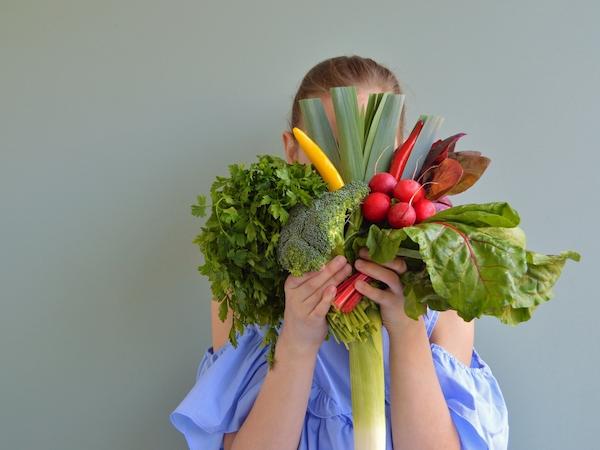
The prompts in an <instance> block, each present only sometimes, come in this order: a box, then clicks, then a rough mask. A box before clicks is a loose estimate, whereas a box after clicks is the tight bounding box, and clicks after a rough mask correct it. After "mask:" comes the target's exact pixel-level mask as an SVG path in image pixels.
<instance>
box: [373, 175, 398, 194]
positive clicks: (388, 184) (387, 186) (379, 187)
mask: <svg viewBox="0 0 600 450" xmlns="http://www.w3.org/2000/svg"><path fill="white" fill-rule="evenodd" d="M396 183H398V180H396V179H395V178H394V176H393V175H392V174H391V173H388V172H379V173H376V174H375V175H373V178H371V181H370V182H369V187H370V188H371V192H383V193H384V194H387V195H390V196H391V195H392V193H393V192H394V188H395V187H396Z"/></svg>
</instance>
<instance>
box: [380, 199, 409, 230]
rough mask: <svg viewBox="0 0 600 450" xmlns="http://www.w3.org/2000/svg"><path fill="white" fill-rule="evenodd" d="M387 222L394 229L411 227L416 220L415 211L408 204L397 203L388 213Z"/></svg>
mask: <svg viewBox="0 0 600 450" xmlns="http://www.w3.org/2000/svg"><path fill="white" fill-rule="evenodd" d="M387 220H388V223H389V224H390V226H391V227H392V228H402V227H410V226H411V225H413V224H414V223H415V220H416V214H415V209H414V208H413V207H412V206H411V205H410V204H409V203H406V202H399V203H396V204H394V205H392V207H391V208H390V210H389V211H388V214H387Z"/></svg>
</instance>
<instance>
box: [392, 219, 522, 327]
mask: <svg viewBox="0 0 600 450" xmlns="http://www.w3.org/2000/svg"><path fill="white" fill-rule="evenodd" d="M404 232H405V233H406V234H407V235H408V237H409V238H410V239H411V240H412V241H414V242H416V243H418V244H419V252H420V253H421V255H422V257H423V261H424V262H425V263H426V266H427V271H428V273H429V276H430V278H431V283H432V286H433V288H434V289H435V291H436V292H437V293H438V294H439V295H440V296H441V297H443V298H445V299H447V302H448V305H450V307H451V308H452V309H454V310H456V311H457V312H458V314H459V315H460V316H461V317H462V318H463V319H464V320H466V321H470V320H471V319H473V318H474V317H480V316H481V315H482V314H483V313H484V312H485V311H487V310H489V309H494V310H497V309H500V308H502V307H503V306H505V305H506V304H507V302H508V300H509V299H511V298H513V297H515V296H516V295H517V293H518V288H517V285H516V283H515V280H516V279H519V278H520V277H522V276H523V275H524V274H525V272H526V270H527V266H526V263H525V250H524V249H523V248H522V247H519V246H517V245H514V244H513V243H511V242H508V241H506V240H501V239H498V238H496V237H493V236H492V235H490V234H489V233H481V232H479V231H478V230H477V228H475V227H472V226H469V225H464V224H462V223H461V224H458V223H455V224H447V223H446V224H440V223H420V224H418V225H416V226H413V227H407V228H404Z"/></svg>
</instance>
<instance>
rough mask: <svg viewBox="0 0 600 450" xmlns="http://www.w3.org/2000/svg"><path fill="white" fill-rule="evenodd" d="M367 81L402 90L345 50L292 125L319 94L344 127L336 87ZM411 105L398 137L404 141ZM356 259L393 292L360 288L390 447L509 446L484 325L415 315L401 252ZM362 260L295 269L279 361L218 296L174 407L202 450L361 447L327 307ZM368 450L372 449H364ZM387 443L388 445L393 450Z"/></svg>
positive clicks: (311, 76)
mask: <svg viewBox="0 0 600 450" xmlns="http://www.w3.org/2000/svg"><path fill="white" fill-rule="evenodd" d="M349 85H353V86H357V89H358V94H359V95H358V98H359V103H360V105H365V104H366V101H367V98H368V95H369V93H372V92H385V91H389V92H394V93H398V94H401V93H402V91H401V89H400V86H399V83H398V80H397V79H396V77H395V76H394V75H393V74H392V72H390V71H389V70H388V69H387V68H385V67H383V66H382V65H380V64H378V63H376V62H375V61H373V60H372V59H367V58H361V57H358V56H352V57H337V58H331V59H328V60H325V61H323V62H321V63H319V64H317V65H316V66H315V67H313V68H312V69H311V70H310V71H309V72H308V73H307V74H306V76H305V77H304V79H303V80H302V83H301V85H300V88H299V89H298V92H297V93H296V96H295V98H294V102H293V106H292V114H291V121H290V124H289V125H290V130H291V129H292V128H293V127H296V126H297V127H300V128H303V126H302V121H301V117H300V116H301V114H300V109H299V104H298V101H299V100H301V99H303V98H309V97H320V98H321V99H322V100H323V102H324V105H325V111H326V113H327V116H328V118H329V120H330V122H331V124H332V129H333V130H335V129H336V127H335V118H334V117H333V106H332V103H331V98H330V96H329V89H330V88H331V87H334V86H349ZM403 128H404V113H402V116H401V119H400V126H399V133H398V137H397V142H396V146H397V145H398V142H402V130H403ZM283 144H284V150H285V153H286V156H287V159H288V161H289V162H292V161H300V162H302V163H309V161H308V159H307V158H306V156H305V155H304V154H303V152H302V150H301V149H300V148H299V146H298V144H297V142H296V141H295V139H294V137H293V134H292V133H291V132H290V131H285V132H284V133H283ZM360 257H361V258H360V259H358V260H357V261H356V262H355V267H356V269H357V270H359V271H360V272H363V273H365V274H367V275H369V276H371V277H372V278H374V279H377V280H380V281H382V282H383V283H385V285H387V288H386V289H377V288H375V287H372V286H370V285H369V284H367V283H364V282H357V284H356V288H357V290H359V291H360V292H361V293H363V294H364V295H366V296H368V297H369V298H371V299H372V300H373V301H375V302H377V303H378V304H379V305H380V308H381V314H382V320H383V325H384V329H383V348H384V366H385V391H386V392H385V396H386V417H387V429H388V431H389V432H388V434H387V449H392V448H395V449H409V450H412V449H459V448H463V449H506V448H507V442H508V415H507V409H506V405H505V402H504V398H503V396H502V392H501V391H500V387H499V386H498V382H497V381H496V379H495V378H494V376H493V374H492V372H491V370H490V368H489V367H488V366H487V365H486V363H485V362H484V361H483V360H482V359H481V357H480V356H479V355H478V353H477V352H476V351H475V349H474V347H473V340H474V323H473V322H465V321H463V320H462V319H461V318H460V317H458V315H457V314H456V313H455V312H453V311H445V312H437V311H432V310H428V312H427V314H426V315H424V316H422V317H421V318H420V320H418V321H415V320H412V319H410V318H408V317H407V316H406V315H405V313H404V309H403V301H404V297H403V294H402V286H401V284H400V280H399V275H400V274H402V273H403V272H404V271H405V270H406V264H405V263H404V261H403V260H402V259H401V258H396V259H395V260H394V261H392V262H391V263H389V264H385V265H379V264H376V263H374V262H371V261H369V259H368V254H367V253H365V252H364V249H363V251H362V252H361V253H360ZM351 271H352V267H351V266H350V264H348V262H347V261H346V260H345V259H344V257H342V256H339V257H336V258H334V259H333V260H332V261H331V262H329V263H328V264H327V265H326V266H325V267H324V268H323V269H322V270H320V271H319V272H311V273H308V274H305V275H303V276H301V277H292V276H290V277H288V278H287V280H286V283H285V312H284V320H283V325H282V328H281V330H280V336H279V340H278V343H277V348H276V355H275V357H276V360H277V363H276V365H275V366H274V368H273V369H272V370H269V369H268V365H267V362H266V359H265V353H266V349H265V348H262V347H261V341H262V336H263V332H264V330H263V329H261V328H260V327H248V328H246V330H245V332H244V334H243V335H242V336H241V337H240V338H239V345H238V347H237V348H233V347H232V346H231V344H230V343H229V342H228V341H227V335H228V333H229V328H230V325H231V322H230V319H228V320H227V321H225V322H224V323H222V322H220V321H219V319H218V317H217V308H216V306H217V304H216V303H215V302H214V301H213V302H212V339H213V342H212V344H213V345H212V347H211V348H209V349H208V350H207V352H206V353H205V355H204V357H203V358H202V361H201V363H200V367H199V369H198V373H197V380H196V384H195V386H194V387H193V388H192V390H191V391H190V392H189V394H188V395H187V396H186V398H185V399H184V400H183V401H182V402H181V404H180V405H179V406H178V407H177V409H176V410H175V411H174V412H173V413H172V414H171V421H172V423H173V425H174V426H175V427H176V428H177V429H178V430H179V431H181V432H182V433H183V434H184V435H185V438H186V439H187V442H188V445H189V447H190V449H191V450H221V449H224V450H296V449H300V450H336V449H344V450H350V449H352V448H354V447H353V436H352V431H353V430H352V410H351V397H350V395H351V394H350V379H349V367H348V351H347V350H346V348H345V347H344V346H343V345H342V344H338V343H336V342H335V340H334V339H329V340H327V341H325V340H324V339H325V336H326V334H327V322H326V319H325V315H326V313H327V311H328V310H329V307H330V305H331V302H332V300H333V298H334V296H335V292H336V288H335V287H336V285H338V284H339V283H340V282H341V281H342V280H343V279H344V278H346V277H347V276H348V275H349V274H350V273H351ZM356 450H362V449H356ZM382 450H383V449H382Z"/></svg>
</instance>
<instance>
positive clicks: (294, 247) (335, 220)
mask: <svg viewBox="0 0 600 450" xmlns="http://www.w3.org/2000/svg"><path fill="white" fill-rule="evenodd" d="M368 193H369V187H368V186H367V184H366V183H364V182H362V181H353V182H351V183H348V184H347V185H345V186H344V187H342V188H341V189H338V190H337V191H334V192H327V193H325V194H323V196H321V197H320V198H318V199H316V200H315V201H314V202H313V203H312V205H310V206H304V205H297V206H295V207H294V208H293V209H292V210H291V211H290V217H289V219H288V221H287V223H286V224H285V226H284V227H283V228H282V230H281V235H280V238H279V244H278V247H277V257H278V260H279V263H280V265H281V267H283V268H284V269H286V270H288V271H289V272H290V273H291V274H292V275H294V276H300V275H302V274H304V273H306V272H311V271H315V270H319V269H321V267H323V266H324V265H325V264H326V263H327V262H328V261H330V260H331V259H332V258H333V257H334V256H336V255H341V254H343V253H344V248H345V245H346V238H345V234H344V233H345V225H346V221H347V217H348V214H349V213H352V212H353V211H355V210H356V209H357V208H358V207H359V206H360V204H361V202H362V200H363V199H364V198H365V197H366V196H367V194H368ZM353 225H355V224H353V223H352V224H351V226H353ZM348 231H350V230H348ZM356 231H358V230H356ZM353 234H354V233H348V238H350V237H351V236H352V235H353Z"/></svg>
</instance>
